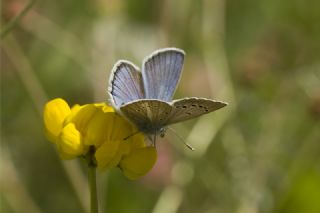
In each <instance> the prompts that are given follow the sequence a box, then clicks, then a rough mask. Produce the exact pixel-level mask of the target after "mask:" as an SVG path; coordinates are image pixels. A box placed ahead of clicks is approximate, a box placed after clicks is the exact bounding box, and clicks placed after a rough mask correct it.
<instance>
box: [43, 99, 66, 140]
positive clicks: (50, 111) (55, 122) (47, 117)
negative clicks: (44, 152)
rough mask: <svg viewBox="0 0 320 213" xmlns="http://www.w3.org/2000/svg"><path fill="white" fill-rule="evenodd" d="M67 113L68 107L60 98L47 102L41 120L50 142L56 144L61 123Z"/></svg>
mask: <svg viewBox="0 0 320 213" xmlns="http://www.w3.org/2000/svg"><path fill="white" fill-rule="evenodd" d="M69 113H70V107H69V105H68V104H67V103H66V102H65V101H64V100H63V99H61V98H57V99H54V100H52V101H49V102H48V103H47V104H46V105H45V107H44V112H43V119H44V125H45V129H46V133H47V137H48V139H49V140H50V141H51V142H54V143H56V142H57V140H58V136H59V134H60V132H61V129H62V125H63V121H64V119H65V118H66V117H67V115H68V114H69Z"/></svg>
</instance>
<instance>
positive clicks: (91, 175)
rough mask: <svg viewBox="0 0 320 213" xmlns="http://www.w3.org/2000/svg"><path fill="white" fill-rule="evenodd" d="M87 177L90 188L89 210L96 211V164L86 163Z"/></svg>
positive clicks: (92, 212) (93, 212) (94, 212)
mask: <svg viewBox="0 0 320 213" xmlns="http://www.w3.org/2000/svg"><path fill="white" fill-rule="evenodd" d="M88 179H89V188H90V210H91V211H90V212H91V213H98V200H97V181H96V166H95V165H92V164H91V163H89V164H88Z"/></svg>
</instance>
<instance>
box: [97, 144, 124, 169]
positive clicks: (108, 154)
mask: <svg viewBox="0 0 320 213" xmlns="http://www.w3.org/2000/svg"><path fill="white" fill-rule="evenodd" d="M120 142H121V141H105V142H104V143H103V144H102V145H101V146H100V147H99V148H98V149H97V150H96V153H95V158H96V161H97V165H98V168H99V169H104V168H112V167H115V166H116V165H117V164H118V163H119V161H120V159H119V160H116V158H115V157H116V154H117V151H118V149H119V144H120Z"/></svg>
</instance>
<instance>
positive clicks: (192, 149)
mask: <svg viewBox="0 0 320 213" xmlns="http://www.w3.org/2000/svg"><path fill="white" fill-rule="evenodd" d="M168 129H169V130H171V131H172V132H173V134H174V135H175V136H176V137H177V138H179V139H180V141H181V142H182V143H183V144H184V145H185V146H186V147H187V148H188V149H190V150H191V151H194V150H195V148H193V147H192V146H191V145H190V144H187V143H186V142H185V141H184V139H183V138H182V137H181V136H180V135H178V133H177V132H176V131H175V130H174V129H172V128H170V127H168Z"/></svg>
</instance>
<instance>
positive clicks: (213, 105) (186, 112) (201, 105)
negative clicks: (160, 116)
mask: <svg viewBox="0 0 320 213" xmlns="http://www.w3.org/2000/svg"><path fill="white" fill-rule="evenodd" d="M171 104H172V106H173V108H172V111H171V114H170V118H169V120H168V121H167V124H173V123H178V122H181V121H185V120H189V119H192V118H196V117H198V116H201V115H204V114H207V113H210V112H213V111H215V110H218V109H220V108H222V107H225V106H226V105H227V104H226V103H224V102H220V101H215V100H210V99H205V98H184V99H179V100H175V101H173V102H172V103H171Z"/></svg>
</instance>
